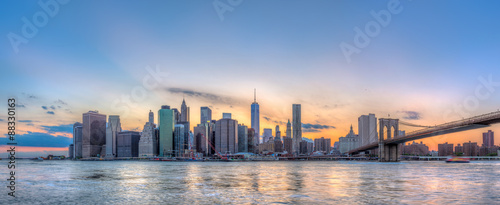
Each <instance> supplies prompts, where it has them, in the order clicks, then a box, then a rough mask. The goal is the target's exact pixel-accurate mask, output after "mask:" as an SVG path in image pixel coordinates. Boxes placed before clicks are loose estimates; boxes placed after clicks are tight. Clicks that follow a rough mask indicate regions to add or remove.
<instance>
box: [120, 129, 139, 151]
mask: <svg viewBox="0 0 500 205" xmlns="http://www.w3.org/2000/svg"><path fill="white" fill-rule="evenodd" d="M140 138H141V135H140V134H139V132H134V131H125V132H119V133H117V134H116V156H117V157H139V139H140Z"/></svg>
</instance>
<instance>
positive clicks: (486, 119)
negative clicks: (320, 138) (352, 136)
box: [349, 111, 500, 154]
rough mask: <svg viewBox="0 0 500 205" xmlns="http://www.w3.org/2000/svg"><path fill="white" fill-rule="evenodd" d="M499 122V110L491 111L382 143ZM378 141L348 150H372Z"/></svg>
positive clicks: (355, 151)
mask: <svg viewBox="0 0 500 205" xmlns="http://www.w3.org/2000/svg"><path fill="white" fill-rule="evenodd" d="M495 123H500V111H497V112H492V113H488V114H484V115H479V116H474V117H471V118H467V119H463V120H457V121H453V122H448V123H444V124H441V125H437V126H434V127H430V128H424V129H421V130H417V131H413V132H410V133H408V134H406V135H405V136H402V137H396V138H392V139H386V140H384V144H400V143H404V142H407V141H413V140H417V139H422V138H427V137H433V136H438V135H444V134H450V133H455V132H461V131H465V130H471V129H478V128H483V127H488V126H490V125H491V124H495ZM378 144H379V143H378V142H375V143H372V144H368V145H365V146H362V147H359V148H357V149H353V150H351V151H349V154H352V153H357V152H361V151H366V150H372V149H376V148H378Z"/></svg>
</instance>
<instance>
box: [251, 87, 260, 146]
mask: <svg viewBox="0 0 500 205" xmlns="http://www.w3.org/2000/svg"><path fill="white" fill-rule="evenodd" d="M251 109H252V110H251V114H252V128H253V129H254V130H255V135H254V140H255V145H258V144H259V143H260V115H259V103H257V100H256V92H255V90H254V96H253V103H252V105H251Z"/></svg>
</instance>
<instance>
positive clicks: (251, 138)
mask: <svg viewBox="0 0 500 205" xmlns="http://www.w3.org/2000/svg"><path fill="white" fill-rule="evenodd" d="M254 137H255V130H254V129H253V128H248V152H250V153H256V151H257V149H256V146H255V144H254V143H255V140H254Z"/></svg>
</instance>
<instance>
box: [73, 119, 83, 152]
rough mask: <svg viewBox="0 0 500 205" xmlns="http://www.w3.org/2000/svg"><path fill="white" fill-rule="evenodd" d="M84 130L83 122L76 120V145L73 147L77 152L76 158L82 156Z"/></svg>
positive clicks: (74, 129) (74, 132) (74, 143)
mask: <svg viewBox="0 0 500 205" xmlns="http://www.w3.org/2000/svg"><path fill="white" fill-rule="evenodd" d="M82 131H83V124H82V123H79V122H75V124H73V145H74V146H75V147H74V149H73V150H74V152H75V153H74V154H73V156H74V157H75V159H77V158H81V157H82Z"/></svg>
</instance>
